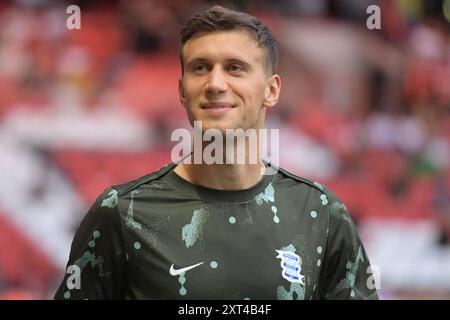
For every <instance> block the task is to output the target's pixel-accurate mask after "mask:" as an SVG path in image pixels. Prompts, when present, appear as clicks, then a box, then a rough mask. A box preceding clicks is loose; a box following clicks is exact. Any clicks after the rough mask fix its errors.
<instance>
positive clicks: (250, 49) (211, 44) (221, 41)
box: [182, 30, 264, 64]
mask: <svg viewBox="0 0 450 320" xmlns="http://www.w3.org/2000/svg"><path fill="white" fill-rule="evenodd" d="M182 56H183V59H184V61H185V63H189V62H190V61H192V60H197V59H206V60H222V59H239V60H243V61H246V62H248V63H251V64H257V63H263V62H264V50H263V49H262V48H261V47H260V46H259V44H258V42H257V41H256V40H255V39H254V37H253V36H252V35H251V34H250V33H249V32H248V31H246V30H233V31H216V32H212V33H204V34H200V35H198V36H196V37H194V38H192V39H190V40H189V41H187V42H186V44H185V45H184V46H183V48H182Z"/></svg>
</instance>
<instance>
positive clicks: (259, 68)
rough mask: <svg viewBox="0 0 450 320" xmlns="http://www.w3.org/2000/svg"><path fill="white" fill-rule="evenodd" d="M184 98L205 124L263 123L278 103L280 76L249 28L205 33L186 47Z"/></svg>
mask: <svg viewBox="0 0 450 320" xmlns="http://www.w3.org/2000/svg"><path fill="white" fill-rule="evenodd" d="M182 57H183V64H184V74H183V77H182V79H181V80H180V83H179V89H180V90H179V92H180V99H181V103H182V104H183V105H184V106H185V108H186V110H187V113H188V117H189V121H190V122H191V124H193V122H194V121H198V120H201V121H202V126H203V130H206V129H209V128H217V129H219V130H221V131H222V132H224V131H225V129H238V128H242V129H244V130H246V129H248V128H256V129H257V128H262V127H263V126H264V116H265V110H266V108H267V107H272V106H274V105H275V104H276V102H277V100H278V96H279V91H280V78H279V76H278V75H271V74H269V72H268V62H267V61H266V57H265V54H264V50H263V49H262V48H260V47H259V46H258V43H257V42H256V41H255V40H254V39H253V38H252V37H251V35H250V34H249V33H248V32H247V31H241V30H238V31H225V32H214V33H208V34H205V35H200V36H198V37H196V38H193V39H191V40H189V41H188V42H186V44H185V45H184V47H183V49H182Z"/></svg>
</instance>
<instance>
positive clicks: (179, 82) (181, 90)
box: [178, 78, 186, 108]
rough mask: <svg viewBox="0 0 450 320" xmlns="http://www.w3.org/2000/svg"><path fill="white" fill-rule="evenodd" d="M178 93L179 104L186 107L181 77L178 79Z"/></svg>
mask: <svg viewBox="0 0 450 320" xmlns="http://www.w3.org/2000/svg"><path fill="white" fill-rule="evenodd" d="M178 94H179V96H180V102H181V104H182V105H183V107H184V108H186V105H185V102H186V96H185V94H184V88H183V80H182V79H181V78H180V79H179V80H178Z"/></svg>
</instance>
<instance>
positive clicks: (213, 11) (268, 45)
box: [179, 6, 278, 74]
mask: <svg viewBox="0 0 450 320" xmlns="http://www.w3.org/2000/svg"><path fill="white" fill-rule="evenodd" d="M231 30H246V31H248V32H249V33H250V34H251V35H252V36H253V37H254V38H255V40H256V41H257V42H258V44H259V46H260V47H261V48H262V49H263V50H264V51H265V53H266V59H267V61H268V62H269V63H268V66H269V67H270V71H271V73H272V74H274V73H276V72H277V67H278V48H277V41H276V40H275V38H274V37H273V35H272V33H271V32H270V30H269V28H268V27H267V26H266V25H265V24H263V23H262V22H261V21H260V20H259V19H258V18H256V17H254V16H251V15H249V14H247V13H245V12H240V11H234V10H230V9H226V8H224V7H221V6H214V7H211V8H209V9H207V10H205V11H202V12H200V13H197V14H196V15H194V16H192V17H190V18H189V19H188V20H187V21H186V23H185V25H184V26H183V28H182V29H181V31H180V35H179V54H180V60H181V66H182V68H183V57H182V49H183V46H184V45H185V44H186V42H188V41H189V40H190V39H192V38H194V37H196V36H199V35H200V34H205V33H211V32H217V31H231Z"/></svg>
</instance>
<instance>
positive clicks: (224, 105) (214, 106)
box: [200, 102, 235, 110]
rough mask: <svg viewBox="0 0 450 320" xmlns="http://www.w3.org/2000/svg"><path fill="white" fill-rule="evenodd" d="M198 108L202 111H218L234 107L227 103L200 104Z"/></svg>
mask: <svg viewBox="0 0 450 320" xmlns="http://www.w3.org/2000/svg"><path fill="white" fill-rule="evenodd" d="M200 107H201V108H202V109H212V110H218V109H231V108H234V107H235V105H233V104H231V103H228V102H207V103H203V104H201V105H200Z"/></svg>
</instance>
